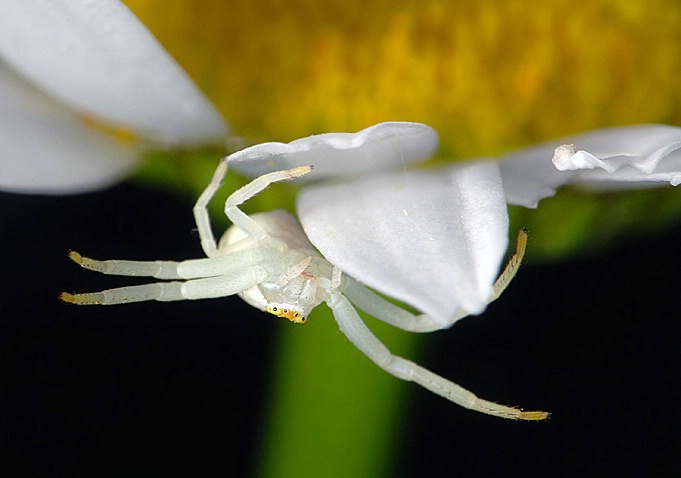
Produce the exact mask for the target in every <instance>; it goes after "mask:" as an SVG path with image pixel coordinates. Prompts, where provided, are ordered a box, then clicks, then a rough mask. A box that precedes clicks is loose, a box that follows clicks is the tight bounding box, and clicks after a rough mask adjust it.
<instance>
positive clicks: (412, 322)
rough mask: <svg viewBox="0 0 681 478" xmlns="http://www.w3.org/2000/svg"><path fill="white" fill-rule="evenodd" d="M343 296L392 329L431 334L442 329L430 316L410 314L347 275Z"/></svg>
mask: <svg viewBox="0 0 681 478" xmlns="http://www.w3.org/2000/svg"><path fill="white" fill-rule="evenodd" d="M343 294H345V295H346V296H347V298H348V299H350V302H352V303H353V304H354V305H356V306H357V307H359V308H360V309H361V310H363V311H364V312H366V313H367V314H369V315H371V316H372V317H376V318H377V319H378V320H381V321H383V322H385V323H387V324H390V325H392V326H393V327H397V328H400V329H402V330H406V331H408V332H432V331H434V330H439V329H442V328H443V326H442V324H441V323H439V322H436V321H435V320H433V318H432V317H431V316H430V315H427V314H420V315H416V314H412V313H411V312H408V311H406V310H404V309H403V308H401V307H398V306H396V305H395V304H393V303H392V302H389V301H387V300H385V299H384V298H383V297H381V296H380V295H378V294H376V293H375V292H373V291H372V290H371V289H369V288H368V287H366V286H364V285H362V284H360V283H359V282H357V281H356V280H354V279H352V278H351V277H348V276H347V275H346V276H345V288H344V289H343Z"/></svg>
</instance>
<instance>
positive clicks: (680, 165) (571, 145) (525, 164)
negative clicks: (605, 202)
mask: <svg viewBox="0 0 681 478" xmlns="http://www.w3.org/2000/svg"><path fill="white" fill-rule="evenodd" d="M551 158H552V160H551ZM501 173H502V177H503V180H504V189H505V191H506V198H507V200H508V202H509V203H510V204H519V205H523V206H527V207H536V205H537V202H538V201H540V200H541V199H543V198H545V197H548V196H552V195H553V194H555V192H556V189H557V188H558V187H560V186H562V185H564V184H570V183H577V184H581V185H586V186H589V187H591V188H596V189H615V188H626V187H632V186H636V185H638V187H646V186H650V184H651V183H659V182H662V183H665V182H668V183H670V184H672V185H674V186H676V185H678V184H679V183H681V128H676V127H673V126H665V125H637V126H625V127H618V128H608V129H602V130H597V131H592V132H588V133H583V134H579V135H576V136H571V137H568V138H561V139H557V140H554V141H549V142H547V143H544V144H541V145H538V146H535V147H531V148H527V149H524V150H521V151H518V152H515V153H512V154H510V155H508V156H506V157H504V158H502V160H501Z"/></svg>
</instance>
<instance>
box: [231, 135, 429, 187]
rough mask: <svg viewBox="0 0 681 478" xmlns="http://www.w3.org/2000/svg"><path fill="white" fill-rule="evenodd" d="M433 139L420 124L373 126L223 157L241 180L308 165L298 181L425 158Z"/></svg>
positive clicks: (370, 169) (384, 167) (355, 172)
mask: <svg viewBox="0 0 681 478" xmlns="http://www.w3.org/2000/svg"><path fill="white" fill-rule="evenodd" d="M437 146H438V135H437V132H436V131H435V130H434V129H433V128H431V127H430V126H427V125H424V124H420V123H408V122H387V123H379V124H377V125H374V126H371V127H369V128H366V129H363V130H362V131H360V132H358V133H326V134H319V135H315V136H309V137H307V138H302V139H298V140H295V141H292V142H290V143H263V144H258V145H255V146H251V147H250V148H246V149H243V150H241V151H238V152H236V153H234V154H232V155H231V156H230V157H229V163H230V167H233V168H234V169H235V170H236V171H239V172H241V173H243V174H245V175H246V176H250V177H256V176H261V175H263V174H265V173H269V172H272V171H277V170H281V169H289V168H293V167H296V166H307V165H313V166H314V170H313V172H312V173H310V174H308V175H307V176H304V177H303V178H302V179H304V180H310V179H320V178H322V177H326V176H337V175H339V174H361V173H366V172H370V171H376V170H379V169H388V168H390V167H395V166H400V165H403V164H407V163H411V162H414V161H418V160H421V159H426V158H428V157H429V156H431V155H433V153H435V151H436V150H437Z"/></svg>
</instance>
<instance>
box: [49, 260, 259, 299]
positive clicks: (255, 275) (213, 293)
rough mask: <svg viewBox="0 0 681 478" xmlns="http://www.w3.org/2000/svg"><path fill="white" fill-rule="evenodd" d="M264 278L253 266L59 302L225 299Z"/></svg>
mask: <svg viewBox="0 0 681 478" xmlns="http://www.w3.org/2000/svg"><path fill="white" fill-rule="evenodd" d="M267 274H268V272H267V270H266V269H265V268H263V267H261V266H258V265H255V266H250V267H247V268H245V269H243V270H241V271H239V272H234V273H231V274H224V275H220V276H217V277H208V278H202V279H194V280H189V281H186V282H157V283H154V284H144V285H135V286H129V287H120V288H117V289H108V290H104V291H101V292H90V293H85V294H69V293H68V292H63V293H62V294H61V296H60V298H61V299H62V300H63V301H64V302H69V303H72V304H77V305H114V304H127V303H130V302H143V301H147V300H158V301H161V302H166V301H174V300H184V299H190V300H195V299H209V298H215V297H227V296H230V295H234V294H236V293H237V292H242V291H244V290H246V289H248V288H250V287H252V286H254V285H256V284H259V283H260V282H262V281H263V280H264V279H265V277H267Z"/></svg>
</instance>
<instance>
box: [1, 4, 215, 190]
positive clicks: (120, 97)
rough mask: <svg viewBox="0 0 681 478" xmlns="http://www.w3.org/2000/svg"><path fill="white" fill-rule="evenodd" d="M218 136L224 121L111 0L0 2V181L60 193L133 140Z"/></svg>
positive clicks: (108, 175) (121, 169)
mask: <svg viewBox="0 0 681 478" xmlns="http://www.w3.org/2000/svg"><path fill="white" fill-rule="evenodd" d="M92 121H94V122H97V123H103V124H105V125H107V126H109V127H112V128H122V129H125V130H129V131H131V132H133V133H134V134H135V136H138V137H141V138H142V139H145V140H151V141H153V142H155V143H161V144H167V145H180V144H196V143H204V142H207V141H216V140H222V139H224V138H225V137H226V136H227V134H228V129H227V126H226V124H225V122H224V121H223V120H222V119H221V118H220V116H219V114H218V113H217V112H216V110H215V109H214V108H213V106H212V105H211V104H210V102H209V101H208V100H207V99H206V98H205V97H204V96H203V94H202V93H201V92H200V91H199V89H198V88H197V87H196V85H195V84H194V83H193V82H192V81H191V79H190V78H189V77H188V76H187V75H186V74H185V72H184V71H183V70H182V69H181V68H180V66H179V65H178V64H177V63H176V62H175V61H174V60H173V59H172V58H171V57H170V55H168V53H167V52H166V51H165V50H164V49H163V47H162V46H161V45H160V44H159V43H158V41H157V40H156V39H155V38H154V37H153V36H152V35H151V33H150V32H149V31H148V30H147V28H146V27H145V26H144V25H143V24H142V23H141V22H140V21H139V20H138V19H137V18H136V17H135V16H134V15H133V14H132V13H131V12H130V11H129V10H128V9H127V7H125V6H124V5H123V4H121V3H120V2H118V1H115V0H98V1H96V2H94V1H88V0H4V1H3V2H0V188H2V189H5V190H11V191H21V192H44V193H48V192H49V193H61V192H76V191H83V190H88V189H94V188H98V187H102V186H104V185H106V184H109V183H111V182H113V181H115V180H117V179H119V178H120V177H121V176H122V175H124V174H125V173H126V172H128V171H129V170H130V168H132V167H133V166H134V164H135V159H136V158H137V157H138V156H139V149H138V148H139V142H137V143H132V144H131V143H128V144H126V143H125V142H120V141H116V139H115V138H114V137H113V136H111V135H107V134H104V133H102V132H101V131H100V130H98V129H97V128H87V127H86V125H87V124H88V123H89V122H92Z"/></svg>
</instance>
